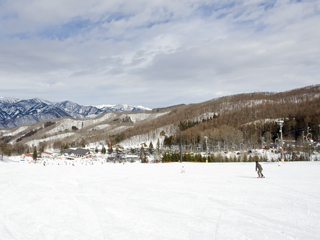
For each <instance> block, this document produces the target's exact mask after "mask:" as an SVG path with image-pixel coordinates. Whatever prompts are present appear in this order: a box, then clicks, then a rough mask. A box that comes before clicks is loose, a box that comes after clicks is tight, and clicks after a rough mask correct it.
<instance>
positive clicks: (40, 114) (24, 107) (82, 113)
mask: <svg viewBox="0 0 320 240" xmlns="http://www.w3.org/2000/svg"><path fill="white" fill-rule="evenodd" d="M149 110H151V109H148V108H144V107H141V106H139V107H135V106H130V105H127V104H118V105H100V106H83V105H79V104H77V103H74V102H70V101H62V102H50V101H47V100H44V99H41V98H32V99H19V98H4V97H2V98H0V128H12V127H17V126H19V125H22V124H29V123H36V122H40V121H43V120H49V119H56V118H61V117H65V116H68V117H73V118H87V117H90V118H91V117H96V116H99V115H100V114H102V113H105V112H125V111H149Z"/></svg>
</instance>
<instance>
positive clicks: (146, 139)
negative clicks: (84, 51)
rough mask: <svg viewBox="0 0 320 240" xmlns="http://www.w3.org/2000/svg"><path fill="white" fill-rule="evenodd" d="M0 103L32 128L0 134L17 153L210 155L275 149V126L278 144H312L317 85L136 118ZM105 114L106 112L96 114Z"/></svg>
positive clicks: (318, 106)
mask: <svg viewBox="0 0 320 240" xmlns="http://www.w3.org/2000/svg"><path fill="white" fill-rule="evenodd" d="M0 104H1V106H4V107H5V108H4V109H5V111H3V109H2V107H1V110H2V111H3V112H4V113H5V114H7V115H4V113H2V115H1V116H0V117H2V116H4V117H2V119H9V120H10V119H14V121H19V120H21V119H22V120H28V121H29V122H30V121H34V122H37V123H34V124H29V125H24V126H19V127H15V128H10V129H2V130H0V136H1V138H2V140H5V141H7V142H9V143H11V144H13V145H17V144H18V145H17V146H19V148H18V147H17V149H25V148H26V147H25V146H26V145H27V146H33V145H34V146H43V147H44V146H45V147H51V148H55V149H60V148H64V147H83V146H88V145H90V144H92V145H94V146H97V145H101V144H102V145H107V144H108V143H109V142H111V143H112V145H117V146H122V147H141V146H149V144H151V143H152V144H153V146H154V148H156V146H157V145H158V146H164V145H166V146H171V145H174V144H180V143H183V144H184V145H185V146H188V148H190V149H196V148H198V147H199V146H204V143H205V141H206V139H205V138H204V136H206V137H207V141H208V147H210V148H211V149H229V150H230V149H234V150H236V149H238V150H239V149H250V148H253V147H262V146H270V144H279V141H280V140H279V139H280V135H281V132H280V126H279V124H278V123H279V121H282V122H283V123H282V126H283V128H282V135H283V139H284V140H285V141H291V142H292V141H298V142H302V143H303V142H307V141H310V140H313V143H315V142H317V141H320V85H315V86H308V87H304V88H299V89H294V90H290V91H285V92H280V93H270V92H255V93H246V94H237V95H232V96H225V97H221V98H216V99H211V100H209V101H206V102H202V103H194V104H189V105H184V104H181V105H176V106H170V107H167V108H158V109H153V110H151V111H149V110H146V109H144V108H140V109H142V110H141V111H136V110H137V108H131V107H129V106H122V107H117V108H115V106H98V107H90V106H80V105H78V104H75V103H71V102H68V101H66V102H61V103H54V104H50V103H48V102H45V101H43V100H40V99H31V100H15V99H10V100H9V99H7V100H2V102H0ZM11 106H14V107H11ZM110 109H113V111H112V112H103V111H109V110H110ZM114 109H118V111H116V110H114ZM125 110H127V111H125ZM121 111H122V112H121ZM124 111H125V112H124ZM46 114H47V115H46ZM50 114H51V115H52V116H50ZM11 116H13V117H14V116H15V118H13V117H12V118H10V117H11ZM27 116H28V117H30V119H27ZM39 116H43V117H47V119H46V120H44V119H40V117H39ZM53 117H54V118H53ZM57 117H59V118H57ZM9 122H10V121H8V120H7V122H6V124H7V125H6V126H8V123H9ZM12 122H13V120H12ZM21 122H23V121H21ZM21 122H20V123H21ZM14 123H15V124H16V125H18V124H17V123H16V122H14ZM2 124H3V123H2ZM19 125H20V124H19Z"/></svg>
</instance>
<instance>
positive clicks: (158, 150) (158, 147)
mask: <svg viewBox="0 0 320 240" xmlns="http://www.w3.org/2000/svg"><path fill="white" fill-rule="evenodd" d="M157 154H159V155H160V140H159V138H158V141H157Z"/></svg>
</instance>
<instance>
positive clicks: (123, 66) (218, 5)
mask: <svg viewBox="0 0 320 240" xmlns="http://www.w3.org/2000/svg"><path fill="white" fill-rule="evenodd" d="M319 25H320V1H319V0H301V1H298V0H269V1H261V0H246V1H242V0H238V1H233V0H185V1H176V0H170V1H168V0H166V1H165V0H154V1H147V0H132V1H124V0H109V1H105V0H91V1H77V0H55V1H47V0H0V84H1V88H0V97H15V98H35V97H39V98H43V99H46V100H49V101H53V102H56V101H64V100H69V101H72V102H76V103H78V104H82V105H101V104H121V103H122V104H130V105H142V106H145V107H149V108H157V107H167V106H172V105H176V104H182V103H184V104H189V103H199V102H203V101H207V100H210V99H213V98H217V97H221V96H226V95H233V94H238V93H249V92H264V91H268V92H282V91H287V90H291V89H294V88H300V87H304V86H309V85H315V84H319V83H320V31H319Z"/></svg>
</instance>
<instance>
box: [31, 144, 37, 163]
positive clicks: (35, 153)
mask: <svg viewBox="0 0 320 240" xmlns="http://www.w3.org/2000/svg"><path fill="white" fill-rule="evenodd" d="M37 157H38V153H37V147H34V148H33V154H32V158H33V160H36V159H37Z"/></svg>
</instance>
